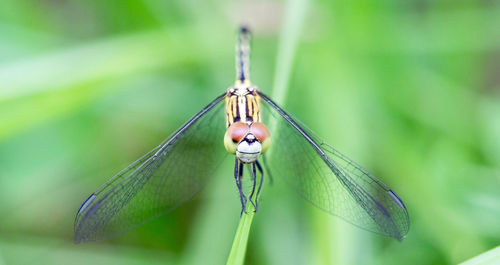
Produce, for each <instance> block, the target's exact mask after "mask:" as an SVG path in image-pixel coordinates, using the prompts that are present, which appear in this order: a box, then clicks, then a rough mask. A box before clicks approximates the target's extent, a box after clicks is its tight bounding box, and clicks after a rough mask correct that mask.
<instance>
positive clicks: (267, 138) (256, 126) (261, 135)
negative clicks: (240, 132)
mask: <svg viewBox="0 0 500 265" xmlns="http://www.w3.org/2000/svg"><path fill="white" fill-rule="evenodd" d="M250 132H251V133H252V134H253V135H255V137H257V140H259V142H260V143H261V144H262V153H265V152H266V151H267V149H269V146H270V145H271V134H270V133H269V130H268V129H267V126H266V125H264V124H263V123H260V122H254V123H252V125H251V126H250Z"/></svg>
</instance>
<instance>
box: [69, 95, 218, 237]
mask: <svg viewBox="0 0 500 265" xmlns="http://www.w3.org/2000/svg"><path fill="white" fill-rule="evenodd" d="M224 96H225V94H223V95H221V96H219V97H217V98H216V99H215V100H214V101H212V102H211V103H210V104H209V105H208V106H206V107H205V108H203V109H202V110H201V111H200V112H199V113H198V114H196V115H195V116H194V117H193V118H191V119H190V120H189V121H188V122H186V123H185V124H184V125H183V126H182V127H181V128H180V129H178V130H177V131H176V132H175V133H174V134H172V135H171V136H170V137H169V138H168V139H166V140H165V141H164V142H163V143H162V144H160V145H159V146H158V147H156V148H155V149H153V150H152V151H150V152H149V153H147V154H146V155H144V156H143V157H142V158H140V159H139V160H137V161H136V162H134V163H132V164H131V165H130V166H128V167H127V168H126V169H124V170H122V171H121V172H119V173H118V174H117V175H116V176H114V177H113V178H111V179H110V180H109V181H108V182H106V183H105V184H104V185H103V186H101V187H100V188H99V189H97V190H96V191H95V192H94V193H92V194H91V195H90V196H89V197H88V198H87V199H86V200H85V201H84V202H83V204H82V206H81V207H80V209H79V210H78V212H77V215H76V219H75V241H76V242H82V241H96V240H102V239H106V238H109V237H113V236H116V235H119V234H122V233H124V232H126V231H129V230H131V229H133V228H135V227H137V226H139V225H141V224H143V223H145V222H147V221H149V220H151V219H154V218H155V217H157V216H159V215H162V214H164V213H166V212H168V211H170V210H172V209H174V208H175V207H177V206H178V205H180V204H182V203H183V202H185V201H187V200H189V199H190V198H191V197H193V196H194V195H195V194H196V193H197V192H199V191H200V190H201V188H202V187H203V186H204V185H205V184H206V183H207V181H208V180H209V179H210V177H211V176H212V175H213V174H214V172H215V170H216V168H217V167H218V165H220V164H221V163H222V161H223V160H224V158H225V157H226V154H227V152H226V151H225V149H224V145H223V142H222V139H223V137H224V133H225V120H224V113H223V104H221V102H222V99H223V98H224Z"/></svg>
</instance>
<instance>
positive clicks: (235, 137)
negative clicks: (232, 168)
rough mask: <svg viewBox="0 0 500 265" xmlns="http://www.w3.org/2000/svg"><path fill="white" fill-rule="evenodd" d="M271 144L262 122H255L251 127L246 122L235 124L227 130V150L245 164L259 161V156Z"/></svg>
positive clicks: (225, 142)
mask: <svg viewBox="0 0 500 265" xmlns="http://www.w3.org/2000/svg"><path fill="white" fill-rule="evenodd" d="M270 144H271V137H270V134H269V131H268V130H267V127H266V126H265V125H264V124H263V123H260V122H254V123H251V124H250V125H248V124H246V123H244V122H235V123H233V124H231V126H229V128H227V131H226V135H225V136H224V146H225V147H226V150H227V151H228V152H229V153H231V154H235V155H236V157H237V158H238V159H239V160H240V161H241V162H243V163H253V162H255V161H257V159H258V158H259V155H260V154H263V153H265V152H266V151H267V149H268V148H269V145H270Z"/></svg>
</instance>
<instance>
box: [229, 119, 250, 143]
mask: <svg viewBox="0 0 500 265" xmlns="http://www.w3.org/2000/svg"><path fill="white" fill-rule="evenodd" d="M226 133H227V134H228V135H229V137H230V138H231V140H232V141H233V142H234V143H239V142H240V141H241V139H243V138H244V137H245V135H247V133H248V125H247V124H246V123H244V122H241V121H239V122H235V123H233V124H231V126H229V128H227V131H226Z"/></svg>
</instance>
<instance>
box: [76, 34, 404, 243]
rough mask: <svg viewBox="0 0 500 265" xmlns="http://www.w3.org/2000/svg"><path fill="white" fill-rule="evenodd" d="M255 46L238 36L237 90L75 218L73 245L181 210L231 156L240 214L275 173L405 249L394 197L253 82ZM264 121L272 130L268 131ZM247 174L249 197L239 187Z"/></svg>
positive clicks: (400, 206) (107, 186) (110, 184)
mask: <svg viewBox="0 0 500 265" xmlns="http://www.w3.org/2000/svg"><path fill="white" fill-rule="evenodd" d="M250 38H251V34H250V31H249V29H248V28H247V27H241V28H240V30H239V33H238V38H237V42H236V60H235V61H236V81H235V83H234V85H232V86H230V87H229V88H228V89H227V90H226V91H224V93H222V94H220V95H219V96H217V97H216V98H215V99H214V100H213V101H212V102H210V103H209V104H208V105H207V106H206V107H204V108H203V109H201V110H200V111H199V112H198V113H197V114H196V115H194V116H193V117H192V118H191V119H189V120H188V121H187V122H186V123H185V124H184V125H182V126H181V127H180V128H179V129H178V130H177V131H175V132H174V133H173V134H172V135H171V136H170V137H168V138H167V139H166V140H165V141H163V142H162V143H161V144H160V145H158V146H157V147H155V148H154V149H153V150H151V151H150V152H148V153H147V154H145V155H144V156H142V157H141V158H139V159H138V160H137V161H135V162H133V163H132V164H131V165H129V166H128V167H127V168H125V169H123V170H122V171H120V172H119V173H117V174H116V175H115V176H114V177H112V178H111V179H110V180H108V181H107V182H106V183H104V184H103V185H102V186H101V187H99V188H98V189H97V190H96V191H94V192H93V193H92V194H91V195H90V196H88V198H87V199H86V200H84V202H83V203H82V204H81V206H80V208H79V209H78V211H77V214H76V218H75V225H74V232H75V242H77V243H79V242H86V241H100V240H104V239H107V238H110V237H114V236H118V235H120V234H123V233H125V232H127V231H130V230H132V229H134V228H136V227H138V226H140V225H142V224H144V223H146V222H148V221H150V220H152V219H154V218H156V217H158V216H160V215H163V214H165V213H167V212H169V211H171V210H173V209H175V208H176V207H178V206H179V205H181V204H182V203H184V202H186V201H188V200H190V199H191V198H193V196H195V195H196V194H197V193H199V192H200V191H201V190H202V188H203V187H204V186H205V185H206V184H207V182H208V181H209V180H210V179H211V178H212V177H213V175H214V174H215V171H216V169H217V168H218V167H219V165H220V164H221V163H222V162H223V161H224V160H225V159H226V158H227V157H228V156H234V160H235V164H234V171H233V177H234V181H235V184H236V187H237V189H238V192H239V197H240V198H239V199H240V202H241V205H242V213H245V212H246V209H247V206H250V204H248V203H251V206H253V208H248V209H253V211H257V209H258V203H257V202H258V198H259V195H260V191H261V188H262V184H263V178H264V175H266V176H269V177H270V176H271V172H272V175H273V178H279V179H280V180H281V181H283V182H284V183H286V185H287V186H289V187H291V188H292V189H293V190H295V191H296V192H297V193H298V194H299V195H300V196H301V197H302V198H303V199H305V200H306V201H308V202H310V203H311V204H312V205H314V206H316V207H318V208H319V209H321V210H323V211H325V212H327V213H330V214H332V215H335V216H338V217H340V218H342V219H344V220H345V221H347V222H349V223H351V224H353V225H355V226H358V227H360V228H362V229H365V230H368V231H371V232H373V233H376V234H380V235H383V236H388V237H392V238H395V239H397V240H399V241H401V240H402V239H403V238H404V237H405V236H406V234H407V233H408V230H409V223H410V222H409V221H410V220H409V215H408V211H407V208H406V206H405V204H404V203H403V201H402V200H401V199H400V198H399V197H398V195H397V194H396V193H395V192H394V191H393V190H392V189H390V188H389V187H388V186H387V185H385V184H384V183H383V182H382V181H380V180H379V179H377V178H376V177H375V176H373V175H372V174H371V173H369V172H368V171H367V170H365V169H364V168H362V167H361V166H359V165H358V164H357V163H355V162H354V161H352V160H351V159H349V158H347V157H346V156H345V155H343V154H341V153H340V152H339V151H337V150H336V149H334V148H333V147H331V146H330V145H328V144H327V143H325V142H324V141H322V140H321V138H319V137H318V136H317V135H316V134H315V133H314V132H313V131H311V130H310V129H309V128H307V127H306V126H305V125H304V124H303V123H301V122H300V121H299V120H298V119H296V118H295V117H294V116H293V115H292V114H291V113H289V112H288V111H286V110H284V109H283V108H281V107H280V106H279V105H278V104H276V103H275V102H274V101H273V100H272V99H271V98H269V97H268V96H266V95H265V94H264V93H262V92H261V91H260V90H259V89H258V88H257V87H256V86H255V85H253V84H252V83H251V82H250V74H249V71H250ZM263 113H267V114H266V115H267V116H268V118H269V120H268V122H269V121H271V120H272V121H273V123H272V126H269V128H268V127H267V126H266V125H265V122H266V121H264V120H263V119H262V117H263ZM264 116H265V115H264ZM223 146H224V147H223ZM245 168H247V169H248V170H246V171H247V172H249V175H251V176H250V178H249V180H250V183H252V185H251V187H250V188H249V189H245V188H244V187H243V185H242V179H243V175H244V171H245V170H244V169H245ZM270 179H271V178H270ZM257 183H258V185H257ZM248 193H250V194H248Z"/></svg>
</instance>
